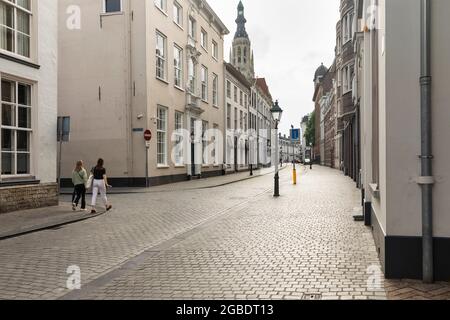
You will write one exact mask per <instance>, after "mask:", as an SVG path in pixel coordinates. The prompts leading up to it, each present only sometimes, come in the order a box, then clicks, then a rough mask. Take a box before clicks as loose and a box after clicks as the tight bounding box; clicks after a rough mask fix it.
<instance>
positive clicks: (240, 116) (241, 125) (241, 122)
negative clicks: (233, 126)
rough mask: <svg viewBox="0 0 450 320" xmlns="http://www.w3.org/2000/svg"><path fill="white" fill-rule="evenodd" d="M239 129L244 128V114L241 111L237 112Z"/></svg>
mask: <svg viewBox="0 0 450 320" xmlns="http://www.w3.org/2000/svg"><path fill="white" fill-rule="evenodd" d="M239 128H240V129H243V128H244V113H243V112H242V110H241V111H240V112H239Z"/></svg>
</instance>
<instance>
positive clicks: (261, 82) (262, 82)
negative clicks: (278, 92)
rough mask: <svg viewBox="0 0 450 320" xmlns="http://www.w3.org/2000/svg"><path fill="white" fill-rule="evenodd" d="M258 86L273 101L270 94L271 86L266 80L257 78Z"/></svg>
mask: <svg viewBox="0 0 450 320" xmlns="http://www.w3.org/2000/svg"><path fill="white" fill-rule="evenodd" d="M256 86H258V87H259V88H260V89H261V90H262V92H264V94H265V95H266V96H267V97H269V98H270V99H271V100H272V95H271V94H270V90H269V86H268V85H267V82H266V79H265V78H256Z"/></svg>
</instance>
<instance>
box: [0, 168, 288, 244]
mask: <svg viewBox="0 0 450 320" xmlns="http://www.w3.org/2000/svg"><path fill="white" fill-rule="evenodd" d="M283 168H286V166H284V167H283ZM273 172H274V168H265V169H259V170H255V171H254V172H253V176H250V172H240V173H236V174H229V175H226V176H220V177H213V178H208V179H201V180H192V181H183V182H179V183H173V184H168V185H163V186H157V187H152V188H149V189H146V188H117V189H114V188H112V189H110V190H108V193H109V194H145V193H157V192H177V191H185V190H200V189H209V188H215V187H220V186H224V185H229V184H232V183H236V182H240V181H245V180H248V179H253V178H257V177H260V176H264V175H267V174H271V173H273ZM61 195H72V189H62V190H61ZM102 214H104V212H99V213H98V214H95V215H92V214H90V212H81V211H75V212H74V211H72V208H71V204H70V203H67V202H66V203H64V202H63V203H61V205H59V206H56V207H48V208H41V209H31V210H23V211H16V212H11V213H7V214H2V215H0V240H5V239H9V238H14V237H18V236H21V235H25V234H28V233H33V232H37V231H42V230H48V229H53V228H57V227H60V226H64V225H67V224H72V223H76V222H80V221H84V220H87V219H92V218H95V217H98V216H100V215H102Z"/></svg>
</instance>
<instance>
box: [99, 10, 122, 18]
mask: <svg viewBox="0 0 450 320" xmlns="http://www.w3.org/2000/svg"><path fill="white" fill-rule="evenodd" d="M124 14H125V13H124V12H123V11H117V12H102V13H100V17H111V16H123V15H124Z"/></svg>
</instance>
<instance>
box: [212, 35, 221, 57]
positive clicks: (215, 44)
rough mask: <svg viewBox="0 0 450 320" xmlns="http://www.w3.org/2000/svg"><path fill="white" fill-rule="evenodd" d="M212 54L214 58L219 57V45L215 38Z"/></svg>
mask: <svg viewBox="0 0 450 320" xmlns="http://www.w3.org/2000/svg"><path fill="white" fill-rule="evenodd" d="M212 56H213V58H214V59H216V60H217V59H219V45H218V44H217V42H215V41H214V40H213V41H212Z"/></svg>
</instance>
